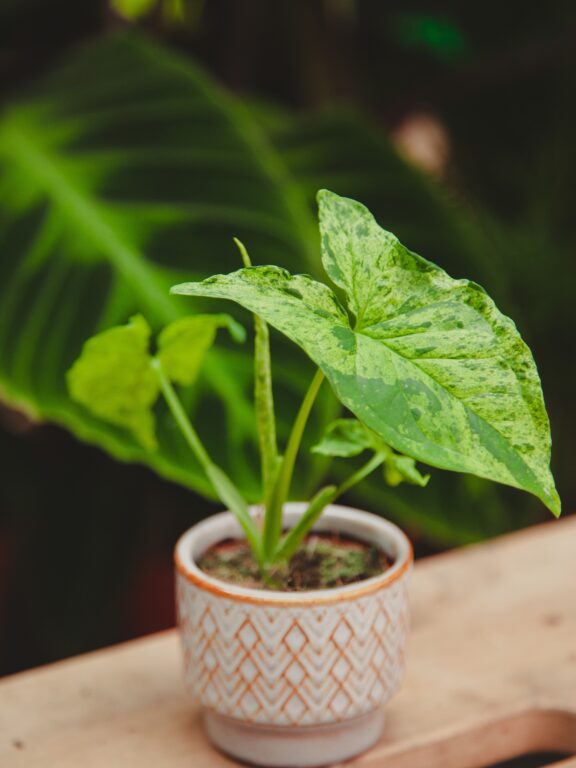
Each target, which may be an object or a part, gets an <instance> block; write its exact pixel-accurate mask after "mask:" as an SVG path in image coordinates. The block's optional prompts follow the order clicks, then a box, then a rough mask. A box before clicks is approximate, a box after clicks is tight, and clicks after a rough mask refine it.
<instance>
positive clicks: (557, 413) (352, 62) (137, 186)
mask: <svg viewBox="0 0 576 768" xmlns="http://www.w3.org/2000/svg"><path fill="white" fill-rule="evenodd" d="M575 59H576V8H575V6H574V3H572V2H568V0H564V1H562V0H547V2H542V1H537V2H531V3H529V4H526V3H502V2H494V0H484V1H483V2H468V3H458V2H454V1H453V2H416V1H414V0H403V1H402V2H392V1H390V2H385V1H384V0H276V2H274V3H271V2H267V1H266V0H244V2H242V3H239V2H235V1H234V0H83V2H81V3H78V2H75V1H74V0H0V99H1V101H2V116H1V118H0V399H1V400H2V403H3V404H2V405H1V406H0V457H1V479H0V674H8V673H11V672H15V671H17V670H20V669H23V668H26V667H30V666H34V665H37V664H41V663H45V662H49V661H53V660H56V659H59V658H63V657H65V656H68V655H71V654H76V653H80V652H83V651H86V650H90V649H93V648H96V647H99V646H102V645H107V644H111V643H115V642H119V641H121V640H124V639H127V638H129V637H134V636H136V635H139V634H143V633H146V632H151V631H154V630H157V629H161V628H164V627H168V626H170V625H171V624H172V623H173V621H174V617H173V602H172V571H171V550H172V546H173V544H174V542H175V540H176V538H177V536H178V535H179V534H180V533H181V532H182V531H183V530H184V529H185V528H187V527H189V526H190V525H191V524H192V523H194V522H195V521H196V520H199V519H200V518H202V517H203V516H205V515H208V514H210V513H211V512H213V511H215V510H216V509H217V508H218V507H217V505H216V504H215V502H214V501H213V500H211V498H210V489H209V488H208V487H207V484H206V481H205V480H204V479H203V477H202V475H201V473H200V472H199V471H198V468H197V467H196V466H195V465H194V464H193V462H192V460H191V459H190V458H189V456H188V454H187V452H186V449H185V446H183V445H182V443H181V442H180V438H179V436H178V434H176V433H175V432H174V429H173V428H172V427H171V425H170V422H169V420H168V419H165V415H166V414H165V413H164V412H162V411H160V412H159V414H158V417H159V422H160V443H161V448H160V450H159V452H158V453H156V454H147V453H145V452H144V451H143V450H142V449H141V448H139V447H138V446H137V445H136V444H134V443H133V442H132V440H131V439H130V437H129V436H128V435H126V434H124V433H123V432H121V431H118V430H114V429H113V428H111V427H107V426H106V425H104V424H101V423H98V422H97V421H96V420H94V419H92V418H90V417H89V415H88V414H87V413H85V412H83V411H82V410H81V409H79V408H76V407H75V406H74V405H73V404H72V403H71V402H70V401H69V399H68V396H67V394H66V386H65V372H66V370H67V368H68V367H69V366H70V364H71V362H72V361H73V360H74V359H75V357H77V355H78V353H79V351H80V348H81V345H82V342H83V341H84V340H85V339H86V338H87V337H88V336H90V335H91V334H93V333H94V332H96V331H97V330H99V329H103V328H106V327H109V326H110V325H113V324H116V323H121V322H125V321H126V319H127V318H128V317H129V316H130V315H131V314H133V313H134V312H136V311H139V312H141V313H142V314H144V315H145V316H146V317H147V319H148V320H149V321H150V322H151V323H152V324H153V325H155V327H161V325H162V324H163V323H165V322H166V321H167V320H170V319H172V318H174V317H177V316H178V315H179V314H182V313H184V312H188V311H190V309H191V308H192V305H191V303H190V302H189V301H188V302H186V301H183V300H181V299H179V298H177V297H173V298H169V297H168V295H167V288H168V286H169V285H171V284H173V283H175V282H178V281H181V280H183V279H194V278H196V277H200V276H202V275H207V274H212V273H213V272H215V271H227V270H230V269H233V268H236V267H237V266H239V262H238V255H237V252H236V250H235V248H234V246H233V245H232V242H231V238H232V236H233V235H236V236H238V237H240V238H241V239H242V240H243V241H244V242H245V243H246V244H247V245H248V247H249V250H250V252H251V255H252V260H253V262H254V263H259V264H263V263H267V262H274V263H277V264H279V265H282V266H285V267H287V268H289V269H290V270H292V271H305V272H309V273H312V274H318V273H319V270H320V262H319V253H318V243H317V233H316V224H315V205H314V195H315V192H316V190H317V189H318V188H320V187H328V188H329V189H332V190H334V191H336V192H338V193H340V194H344V195H348V196H351V197H354V198H357V199H359V200H361V201H362V202H364V203H365V204H367V205H368V206H369V207H370V208H371V209H372V211H373V212H374V213H375V214H376V216H377V218H378V220H379V221H380V223H381V224H382V225H383V226H385V227H386V228H388V229H391V230H392V231H394V232H395V233H396V234H397V235H398V236H399V237H400V238H401V239H402V240H403V242H404V243H405V244H406V245H407V246H409V247H410V248H411V249H413V250H415V251H418V252H420V253H421V254H423V255H424V256H426V257H428V258H429V259H432V260H433V261H436V262H437V263H439V264H440V265H441V266H443V267H444V268H446V269H447V270H448V271H449V272H450V273H451V274H452V275H454V276H456V277H461V276H465V277H469V278H473V279H475V280H477V281H478V282H480V283H481V284H482V285H484V287H485V288H486V289H487V290H488V291H489V293H490V294H491V295H492V296H493V297H494V298H495V300H496V301H497V303H498V304H499V306H500V308H501V309H502V310H504V311H505V312H506V313H507V314H510V315H511V316H512V317H513V318H514V319H515V321H516V322H517V325H518V327H519V328H520V330H521V332H522V334H523V336H524V338H525V339H526V341H527V342H528V343H529V344H530V346H531V347H532V349H533V351H534V355H535V358H536V361H537V363H538V366H539V370H540V373H541V377H542V382H543V388H544V392H545V396H546V402H547V406H548V410H549V413H550V417H551V421H552V434H553V440H554V451H553V470H554V473H555V475H556V478H557V482H558V488H559V492H560V495H561V497H562V500H563V504H564V509H565V511H566V513H570V512H571V511H572V510H573V509H574V508H575V500H576V479H575V476H576V473H575V472H574V471H573V468H572V466H571V457H572V456H573V449H572V444H571V437H572V431H573V427H574V423H575V422H574V405H573V392H574V388H575V386H576V376H575V357H574V336H575V331H576V319H575V317H574V301H573V295H574V288H575V279H574V274H575V270H574V255H575V247H576V217H575V216H574V211H573V201H574V192H575V191H576V190H575V189H574V174H575V172H576V144H575V139H574V137H575V136H576V99H575V95H576V94H575V85H576V67H575V64H576V61H575ZM198 306H199V307H200V308H202V305H201V303H200V301H199V302H198ZM214 309H216V307H215V306H214V305H213V304H211V305H210V309H209V311H213V310H214ZM227 311H230V307H227ZM237 316H238V318H239V319H240V320H241V321H243V322H244V323H245V324H246V325H247V326H248V327H250V318H249V317H247V316H246V315H244V314H243V313H242V312H241V311H239V312H238V315H237ZM273 360H274V370H275V375H276V379H277V384H276V390H275V393H276V401H277V408H278V411H279V418H280V435H281V436H285V435H286V431H287V428H288V424H289V422H290V419H291V418H292V416H293V414H294V412H295V409H296V407H297V404H298V399H299V396H300V395H301V393H302V392H303V390H304V388H305V386H306V385H307V382H308V379H309V377H310V373H311V372H310V369H309V368H308V366H307V363H306V361H305V360H304V359H303V358H302V355H301V354H300V353H299V352H298V351H297V350H295V349H292V348H291V347H290V346H289V345H288V344H286V343H284V342H283V340H282V339H281V338H279V337H278V336H277V335H274V336H273ZM251 389H252V379H251V348H250V344H247V345H246V346H245V347H237V346H236V347H234V346H233V345H230V344H227V343H226V342H225V341H224V340H222V341H220V342H219V343H218V345H217V347H216V348H215V349H214V350H213V351H212V352H211V353H210V358H209V363H208V365H207V367H206V371H205V374H204V375H203V377H202V380H201V382H200V383H199V384H198V385H197V386H196V387H195V388H194V390H193V391H191V392H188V393H186V398H187V406H188V408H189V410H190V412H191V413H192V414H193V419H194V422H195V424H196V425H197V427H198V430H199V431H200V432H201V433H202V435H203V437H204V438H205V439H206V442H207V443H208V444H209V446H210V448H211V449H212V450H213V452H214V454H215V455H216V456H217V457H219V458H221V460H222V461H223V463H224V464H225V466H226V468H227V469H228V470H229V471H230V472H231V473H232V475H233V476H234V478H235V479H236V480H237V482H238V483H239V484H240V485H241V486H242V487H243V488H244V489H245V490H246V492H247V493H248V494H249V495H250V496H251V498H253V499H255V498H257V496H258V483H259V480H258V472H257V464H256V455H257V454H256V446H255V444H254V437H253V435H252V427H253V413H252V406H251ZM336 411H337V407H336V403H335V402H334V400H333V398H332V397H331V396H330V394H329V393H326V394H325V396H324V398H323V400H322V401H321V403H320V405H319V408H318V409H317V413H316V416H315V420H314V422H313V423H312V425H311V428H310V430H309V434H308V440H309V442H310V441H312V440H313V439H314V437H315V436H317V434H318V432H319V430H320V429H321V427H322V424H323V423H325V422H326V420H327V419H329V418H332V417H333V416H334V415H335V413H336ZM298 470H299V471H298V478H297V487H296V488H295V489H294V496H295V497H299V496H300V497H301V496H303V495H304V494H306V493H308V492H309V491H310V489H311V488H313V487H314V485H315V483H317V482H318V481H319V480H320V479H321V478H323V477H325V476H330V475H331V476H337V475H338V474H339V472H340V471H341V468H340V467H339V465H338V463H337V462H335V463H334V464H333V465H328V464H327V463H326V462H325V461H324V460H320V459H319V458H318V457H312V456H311V455H310V456H305V457H304V460H303V461H302V462H301V465H300V466H299V468H298ZM348 500H349V501H350V502H352V503H354V504H357V505H358V506H361V507H363V508H366V509H370V510H373V511H375V512H378V513H380V514H383V515H386V516H388V517H390V518H391V519H392V520H394V521H396V522H398V523H399V524H400V525H401V526H402V527H404V528H405V529H406V530H407V531H408V532H409V534H410V535H411V536H412V538H413V539H414V541H415V544H416V550H417V553H418V554H420V555H425V554H430V553H433V552H438V551H441V550H444V549H447V548H450V547H455V546H461V545H464V544H468V543H471V542H474V541H479V540H482V539H485V538H488V537H492V536H496V535H499V534H502V533H505V532H507V531H511V530H515V529H518V528H522V527H525V526H528V525H533V524H536V523H539V522H542V521H545V520H548V517H549V516H548V513H546V511H545V510H544V508H543V507H542V506H541V505H540V503H539V502H538V501H537V500H535V499H533V498H532V497H529V496H528V495H526V494H524V495H523V494H521V493H520V492H517V491H514V490H511V489H508V488H504V487H497V486H495V485H492V484H490V483H487V482H484V481H481V480H478V479H475V478H472V477H468V476H460V475H453V474H449V473H444V472H441V471H439V470H433V472H432V480H431V482H430V484H429V486H428V488H427V489H426V490H425V491H422V490H421V489H418V488H413V487H410V488H408V487H406V488H398V489H390V488H387V487H384V486H383V485H382V484H381V483H380V482H379V480H378V479H376V478H375V479H373V480H369V481H366V482H365V483H364V484H363V485H362V486H361V487H360V488H359V489H357V490H355V491H354V493H353V494H351V496H350V498H349V499H348Z"/></svg>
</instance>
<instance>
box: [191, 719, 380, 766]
mask: <svg viewBox="0 0 576 768" xmlns="http://www.w3.org/2000/svg"><path fill="white" fill-rule="evenodd" d="M204 725H205V728H206V733H207V734H208V737H209V739H210V741H211V742H212V743H213V744H214V745H215V746H216V747H217V748H218V749H220V750H221V751H222V752H225V753H226V754H228V755H231V756H232V757H235V758H236V759H238V760H242V761H244V762H246V763H248V764H249V765H260V766H270V767H271V768H272V767H274V768H312V767H313V766H321V765H330V764H331V763H336V762H341V761H342V760H348V759H350V758H351V757H354V756H356V755H358V754H360V753H361V752H364V751H365V750H367V749H369V748H370V747H372V746H373V745H374V744H375V743H376V742H377V741H378V739H379V738H380V735H381V734H382V729H383V727H384V714H383V712H382V710H381V709H375V710H374V711H373V712H369V713H368V714H366V715H362V716H361V717H355V718H353V719H352V720H343V721H341V722H339V723H334V724H330V725H316V726H315V725H302V726H269V725H259V724H258V723H247V722H242V721H241V720H235V719H233V718H230V717H226V716H224V715H219V714H217V713H216V712H212V711H208V710H206V711H205V712H204Z"/></svg>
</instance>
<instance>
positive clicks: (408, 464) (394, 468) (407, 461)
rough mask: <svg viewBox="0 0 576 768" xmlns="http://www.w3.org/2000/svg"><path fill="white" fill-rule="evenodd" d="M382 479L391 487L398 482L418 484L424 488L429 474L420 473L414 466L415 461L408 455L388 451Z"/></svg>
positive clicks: (398, 483)
mask: <svg viewBox="0 0 576 768" xmlns="http://www.w3.org/2000/svg"><path fill="white" fill-rule="evenodd" d="M384 479H385V480H386V482H387V483H388V485H391V486H392V487H396V486H397V485H400V483H410V485H419V486H420V487H421V488H424V487H425V486H426V485H428V481H429V480H430V475H422V474H421V473H420V472H419V471H418V469H417V468H416V462H415V461H414V459H413V458H411V457H410V456H403V455H402V454H398V453H394V451H390V453H389V454H388V455H387V456H386V461H385V463H384Z"/></svg>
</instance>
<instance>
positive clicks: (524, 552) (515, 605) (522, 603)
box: [0, 518, 576, 768]
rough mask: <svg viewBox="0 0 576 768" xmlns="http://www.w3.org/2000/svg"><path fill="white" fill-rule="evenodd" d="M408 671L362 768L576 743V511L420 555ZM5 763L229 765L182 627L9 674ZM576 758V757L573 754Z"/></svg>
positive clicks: (6, 767)
mask: <svg viewBox="0 0 576 768" xmlns="http://www.w3.org/2000/svg"><path fill="white" fill-rule="evenodd" d="M412 616H413V618H412V627H413V628H412V634H411V639H410V643H409V649H408V673H407V677H406V681H405V683H404V685H403V688H402V690H401V692H400V693H399V694H398V696H397V697H396V698H395V699H394V700H393V702H392V703H391V705H390V706H389V708H388V713H387V726H386V732H385V735H384V738H383V740H382V742H381V743H380V744H379V745H378V746H377V747H376V748H375V749H373V750H372V751H370V752H369V753H367V754H365V755H363V756H362V757H360V758H358V759H357V760H356V761H354V762H353V763H347V765H348V766H351V765H353V766H357V768H361V767H362V768H376V767H378V768H481V766H485V765H490V764H491V763H494V762H497V761H499V760H504V759H506V758H509V757H512V756H515V755H519V754H522V753H525V752H530V751H541V750H558V751H566V752H568V753H574V754H576V519H574V518H572V519H566V520H563V521H560V522H554V521H551V522H550V523H547V524H546V525H543V526H540V527H537V528H532V529H530V530H527V531H523V532H521V533H518V534H514V535H512V536H508V537H504V538H502V539H499V540H496V541H493V542H490V543H487V544H482V545H479V546H474V547H469V548H467V549H463V550H459V551H456V552H452V553H449V554H446V555H441V556H439V557H434V558H430V559H428V560H425V561H421V562H420V563H418V565H417V567H416V569H415V575H414V580H413V584H412ZM0 765H1V766H2V767H3V768H36V767H38V768H40V766H42V768H47V767H48V768H51V767H52V766H54V767H57V768H72V767H73V768H78V767H79V766H80V767H81V768H104V767H106V768H109V767H112V768H136V766H138V768H147V767H148V766H150V768H152V767H154V768H158V767H161V768H184V766H186V768H190V766H193V768H224V766H232V765H234V764H233V763H232V762H231V761H230V760H228V759H227V758H225V757H222V756H221V755H219V754H216V753H215V752H214V751H213V750H212V748H211V747H210V745H209V744H208V743H207V741H206V739H205V737H204V735H203V733H202V730H201V727H200V722H199V718H198V713H197V711H196V709H195V707H194V704H193V703H191V702H190V701H188V700H187V698H186V696H185V694H184V692H183V690H182V684H181V679H180V657H179V648H178V640H177V636H176V633H175V632H172V631H171V632H167V633H163V634H160V635H155V636H152V637H149V638H145V639H143V640H138V641H135V642H131V643H127V644H126V645H123V646H118V647H115V648H111V649H106V650H104V651H100V652H97V653H93V654H89V655H87V656H83V657H79V658H76V659H72V660H69V661H66V662H62V663H59V664H54V665H52V666H49V667H44V668H41V669H38V670H32V671H30V672H25V673H23V674H20V675H16V676H14V677H12V678H6V679H5V680H4V681H2V682H0ZM560 765H562V767H563V768H564V767H565V768H576V759H572V758H571V759H569V760H567V761H565V762H564V763H562V764H558V768H560Z"/></svg>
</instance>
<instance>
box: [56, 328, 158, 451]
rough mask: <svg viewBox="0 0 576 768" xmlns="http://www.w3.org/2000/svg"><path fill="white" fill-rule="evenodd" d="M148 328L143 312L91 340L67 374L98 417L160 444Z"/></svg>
mask: <svg viewBox="0 0 576 768" xmlns="http://www.w3.org/2000/svg"><path fill="white" fill-rule="evenodd" d="M149 341H150V327H149V326H148V323H147V322H146V321H145V320H144V318H143V317H142V316H141V315H136V316H135V317H133V318H132V319H131V321H130V322H129V323H128V325H125V326H121V327H119V328H111V329H110V330H108V331H104V332H103V333H100V334H98V335H97V336H94V337H92V338H91V339H89V340H88V341H87V342H86V343H85V344H84V347H83V349H82V354H81V355H80V357H79V358H78V360H77V361H76V362H75V363H74V365H73V366H72V368H71V369H70V371H69V373H68V386H69V389H70V395H71V397H72V398H73V399H74V400H75V401H76V402H78V403H81V404H82V405H83V406H85V407H86V408H88V410H89V411H91V412H92V413H93V414H94V415H95V416H98V417H99V418H101V419H104V420H105V421H108V422H110V423H111V424H115V425H117V426H119V427H124V428H126V429H128V430H130V431H131V432H132V433H133V434H134V436H135V437H136V439H137V440H138V441H139V442H140V443H141V444H142V445H143V446H144V447H146V448H150V449H153V448H156V436H155V433H154V414H153V413H152V410H151V409H152V406H153V405H154V403H155V402H156V399H157V397H158V392H159V388H158V381H157V378H156V376H155V374H154V372H153V371H152V369H151V367H150V355H149V352H148V345H149Z"/></svg>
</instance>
